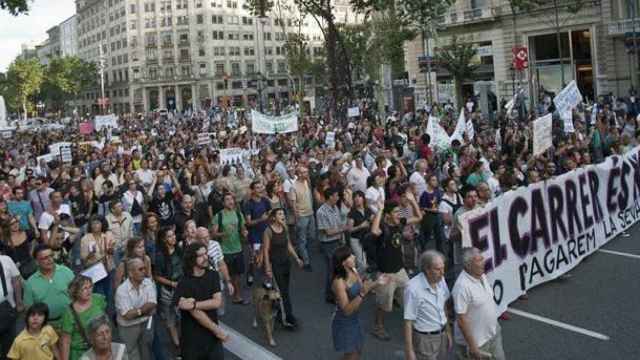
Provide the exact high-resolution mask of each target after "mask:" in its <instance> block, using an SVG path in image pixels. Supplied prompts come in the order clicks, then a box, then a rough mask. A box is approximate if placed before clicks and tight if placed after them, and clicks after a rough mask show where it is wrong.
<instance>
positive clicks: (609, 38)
mask: <svg viewBox="0 0 640 360" xmlns="http://www.w3.org/2000/svg"><path fill="white" fill-rule="evenodd" d="M576 10H577V11H576ZM630 16H631V15H630V14H629V11H628V7H625V2H624V1H622V0H620V1H618V0H594V1H587V2H584V1H581V2H579V1H576V0H568V1H559V2H557V3H554V2H548V3H547V4H546V5H540V6H539V7H537V8H536V9H534V10H532V11H530V12H527V13H516V15H515V22H514V15H513V13H512V10H511V8H510V6H509V4H508V2H505V1H502V0H459V1H458V2H456V4H455V5H454V6H453V7H452V8H451V9H450V11H449V12H447V13H446V14H445V16H444V18H443V19H441V24H442V30H441V32H440V33H439V36H438V39H436V40H431V41H430V42H429V46H428V49H429V50H430V53H429V54H428V55H433V54H434V53H435V52H437V51H438V47H441V46H444V45H446V44H448V43H450V41H451V39H452V37H453V36H456V37H457V39H458V42H464V43H470V44H473V45H474V47H475V48H476V49H477V56H476V59H474V62H475V63H476V65H478V66H477V70H476V74H475V76H474V79H468V80H466V81H465V82H464V84H463V94H464V95H465V97H466V96H470V95H474V94H477V93H478V85H479V84H488V85H489V86H490V88H491V92H492V93H493V94H495V95H496V98H497V99H498V101H499V100H500V99H502V98H511V96H512V94H513V93H514V92H515V91H517V89H518V88H522V89H523V90H524V91H525V93H526V94H527V95H529V94H531V95H532V96H533V98H534V99H537V98H538V97H539V96H540V95H541V94H542V93H544V92H548V93H558V91H560V90H561V89H562V87H563V83H564V84H567V83H569V82H570V81H572V80H575V81H576V82H577V84H578V87H579V88H580V91H581V92H582V94H583V96H585V97H586V98H588V99H594V97H596V96H598V95H603V94H608V93H610V92H613V93H614V94H618V95H625V94H627V93H628V90H629V88H630V87H631V79H632V78H634V76H635V78H636V79H637V77H638V76H637V70H636V69H637V66H638V61H637V60H635V61H634V59H635V58H636V56H634V54H633V53H629V50H630V49H632V48H633V47H629V35H630V34H633V32H632V31H633V29H632V28H633V26H632V25H633V22H632V21H631V20H628V19H629V17H630ZM637 25H638V29H639V30H640V22H638V23H637ZM631 37H632V36H631ZM625 41H626V42H625ZM625 43H626V47H625ZM638 43H640V39H638ZM514 46H515V47H526V49H527V51H528V68H527V69H525V70H524V71H515V70H514V69H513V66H512V56H513V55H512V49H513V48H514ZM423 49H424V45H423V43H422V41H421V39H416V40H415V41H413V42H410V43H408V44H407V45H406V55H407V56H406V58H407V68H408V71H409V79H410V81H411V83H412V85H413V86H414V87H415V89H416V94H427V93H429V91H427V90H428V89H429V87H428V86H426V85H427V83H428V82H429V81H428V80H427V78H428V77H427V76H426V74H425V73H421V72H420V69H419V66H418V62H417V57H418V56H420V55H423V54H424V50H423ZM430 80H431V81H430V82H431V88H430V89H431V90H430V92H431V93H432V95H433V96H432V99H433V101H434V102H440V103H442V102H445V101H447V100H449V99H452V97H453V94H455V92H454V90H453V81H452V80H453V79H452V75H451V74H449V73H448V72H447V71H446V70H444V69H443V68H442V67H439V66H437V64H435V65H434V66H433V72H432V73H431V77H430ZM635 86H638V81H635ZM418 96H419V95H418ZM425 97H426V95H425ZM416 101H417V102H418V103H419V104H420V102H419V99H418V98H417V99H416Z"/></svg>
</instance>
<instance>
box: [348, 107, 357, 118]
mask: <svg viewBox="0 0 640 360" xmlns="http://www.w3.org/2000/svg"><path fill="white" fill-rule="evenodd" d="M347 116H348V117H350V118H351V117H358V116H360V108H359V107H357V106H354V107H350V108H349V109H347Z"/></svg>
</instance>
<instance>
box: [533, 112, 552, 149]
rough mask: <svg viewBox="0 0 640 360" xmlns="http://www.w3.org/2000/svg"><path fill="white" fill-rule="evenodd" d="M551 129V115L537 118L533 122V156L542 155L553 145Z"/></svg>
mask: <svg viewBox="0 0 640 360" xmlns="http://www.w3.org/2000/svg"><path fill="white" fill-rule="evenodd" d="M551 127H552V122H551V114H547V115H545V116H543V117H541V118H537V119H536V120H535V121H534V122H533V156H538V155H540V154H542V153H543V152H544V151H545V150H547V149H548V148H550V147H551V146H552V145H553V139H552V136H551Z"/></svg>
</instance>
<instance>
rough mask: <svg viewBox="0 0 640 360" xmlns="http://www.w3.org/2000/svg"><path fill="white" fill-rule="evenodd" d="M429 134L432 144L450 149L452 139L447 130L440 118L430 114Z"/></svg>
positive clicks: (442, 148) (441, 148) (439, 147)
mask: <svg viewBox="0 0 640 360" xmlns="http://www.w3.org/2000/svg"><path fill="white" fill-rule="evenodd" d="M427 134H428V135H429V136H430V137H431V144H432V145H433V146H435V147H436V148H438V149H440V150H444V149H448V148H449V146H450V144H451V139H450V138H449V134H447V131H446V130H445V129H444V128H443V127H442V125H440V119H438V118H437V117H433V116H429V122H428V123H427Z"/></svg>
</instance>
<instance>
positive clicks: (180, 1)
mask: <svg viewBox="0 0 640 360" xmlns="http://www.w3.org/2000/svg"><path fill="white" fill-rule="evenodd" d="M188 7H189V4H188V0H177V1H176V9H187V8H188Z"/></svg>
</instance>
